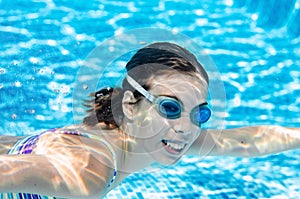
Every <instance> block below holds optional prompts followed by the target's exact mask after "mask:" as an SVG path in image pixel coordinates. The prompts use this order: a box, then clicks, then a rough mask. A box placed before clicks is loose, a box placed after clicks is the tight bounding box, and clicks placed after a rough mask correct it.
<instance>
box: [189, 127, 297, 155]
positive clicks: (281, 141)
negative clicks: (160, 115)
mask: <svg viewBox="0 0 300 199" xmlns="http://www.w3.org/2000/svg"><path fill="white" fill-rule="evenodd" d="M297 148H300V129H299V128H286V127H281V126H253V127H243V128H236V129H224V130H212V129H204V130H202V132H201V134H200V136H199V137H198V139H197V140H196V141H195V143H194V144H193V145H192V147H191V148H190V150H189V151H188V153H189V154H197V155H201V156H205V155H208V156H237V157H257V156H263V155H268V154H273V153H278V152H282V151H286V150H291V149H297Z"/></svg>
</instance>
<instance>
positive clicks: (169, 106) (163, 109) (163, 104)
mask: <svg viewBox="0 0 300 199" xmlns="http://www.w3.org/2000/svg"><path fill="white" fill-rule="evenodd" d="M158 110H159V112H160V114H161V115H163V116H164V117H165V118H168V119H176V118H179V117H180V114H181V106H180V104H179V103H178V102H177V101H175V100H171V99H162V100H159V102H158Z"/></svg>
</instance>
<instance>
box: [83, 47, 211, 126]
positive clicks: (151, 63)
mask: <svg viewBox="0 0 300 199" xmlns="http://www.w3.org/2000/svg"><path fill="white" fill-rule="evenodd" d="M172 69H173V70H175V71H179V72H183V73H184V74H189V75H192V76H193V75H195V74H198V75H201V77H202V78H203V79H204V81H205V82H206V83H207V84H208V82H209V80H208V75H207V73H206V71H205V70H204V68H203V67H202V65H201V64H200V63H199V62H198V61H197V59H196V57H195V56H194V55H193V54H191V53H190V52H189V51H188V50H186V49H184V48H182V47H181V46H179V45H176V44H174V43H168V42H158V43H154V44H151V45H149V46H146V47H144V48H142V49H140V50H138V51H137V52H136V53H135V54H134V56H133V57H132V58H131V59H130V61H129V62H128V63H127V64H126V70H127V74H128V75H130V76H131V77H132V78H133V79H135V80H136V81H137V82H138V83H139V84H140V85H141V86H143V87H144V88H145V89H146V90H148V89H150V84H149V82H148V80H149V79H150V78H151V77H153V76H155V75H159V74H162V73H163V72H164V71H170V70H172ZM126 90H131V91H132V92H133V94H134V97H135V98H136V99H139V98H141V94H140V93H139V92H138V91H136V90H135V89H134V88H132V86H131V85H130V84H129V83H128V82H127V79H126V78H125V79H124V80H123V84H122V88H110V87H108V88H104V89H101V90H99V91H97V92H96V93H92V94H91V97H92V98H93V99H92V100H90V101H86V102H87V103H86V104H85V106H86V107H88V108H89V109H88V110H87V112H88V113H89V115H88V116H86V117H85V118H84V120H83V123H84V124H87V125H89V126H94V125H96V124H97V123H104V124H106V125H107V127H108V128H117V127H119V125H120V124H121V122H122V121H123V117H124V114H123V110H122V98H123V95H124V92H125V91H126Z"/></svg>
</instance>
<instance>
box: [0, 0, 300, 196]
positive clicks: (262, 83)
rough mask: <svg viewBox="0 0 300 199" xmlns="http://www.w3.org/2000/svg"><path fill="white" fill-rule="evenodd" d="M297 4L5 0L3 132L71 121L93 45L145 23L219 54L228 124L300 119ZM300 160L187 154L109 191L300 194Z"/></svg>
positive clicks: (279, 0)
mask: <svg viewBox="0 0 300 199" xmlns="http://www.w3.org/2000/svg"><path fill="white" fill-rule="evenodd" d="M299 8H300V1H299V0H264V1H251V0H235V1H234V0H227V1H225V0H216V1H210V0H202V1H196V0H195V1H187V2H186V1H179V0H178V1H163V0H161V1H146V0H144V1H125V2H124V1H62V0H60V1H58V0H57V1H54V0H52V1H51V0H44V1H34V0H31V1H30V0H28V1H25V0H24V1H22V0H19V1H10V0H0V44H1V45H0V101H1V103H0V111H1V115H0V121H1V125H0V134H11V135H23V134H32V133H34V132H37V131H40V130H43V129H48V128H53V127H57V126H63V125H66V124H70V123H73V122H74V118H73V115H72V95H73V91H74V86H75V80H76V75H77V72H78V71H79V69H80V66H81V65H82V64H83V63H84V61H85V60H86V57H87V56H88V54H89V53H90V52H91V51H92V50H93V49H94V48H95V47H96V46H98V45H100V44H101V42H103V41H104V40H105V39H107V38H109V37H112V36H114V35H115V34H116V33H120V32H123V31H127V30H132V29H135V28H145V27H152V28H163V29H168V30H172V31H177V32H180V33H182V34H185V35H186V36H188V37H190V38H192V39H193V40H194V41H195V42H197V43H198V44H199V45H200V46H202V47H203V48H204V49H205V50H206V52H207V53H208V54H209V55H210V56H211V58H212V59H213V60H214V62H215V64H216V66H217V67H218V69H219V72H220V73H221V75H222V80H223V81H224V86H225V89H226V99H227V100H226V101H225V102H224V103H226V112H227V114H226V118H225V124H224V125H225V127H226V128H231V127H240V126H245V125H260V124H268V125H273V124H276V125H284V126H293V127H300V100H299V98H298V96H299V95H300V80H299V77H300V59H299V57H300V23H299V21H300V9H299ZM299 160H300V151H299V150H295V151H289V152H284V153H280V154H275V155H271V156H266V157H262V158H253V159H242V158H231V157H205V158H199V157H191V156H189V157H184V158H183V159H182V161H180V162H179V163H178V164H177V165H176V166H174V167H161V166H159V165H157V167H153V168H148V169H147V170H145V171H143V172H139V173H136V174H134V175H131V176H130V177H128V178H127V179H126V180H125V181H124V183H123V184H121V186H120V187H118V188H116V189H115V190H113V191H112V192H110V193H109V195H108V198H110V197H112V198H114V197H115V198H116V197H118V198H120V197H123V198H237V197H240V198H299V197H300V185H299V182H300V175H299V173H300V161H299ZM157 168H159V169H157Z"/></svg>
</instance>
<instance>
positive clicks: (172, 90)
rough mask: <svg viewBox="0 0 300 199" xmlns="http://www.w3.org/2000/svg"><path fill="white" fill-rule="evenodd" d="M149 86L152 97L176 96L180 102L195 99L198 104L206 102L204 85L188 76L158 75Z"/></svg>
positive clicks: (205, 87)
mask: <svg viewBox="0 0 300 199" xmlns="http://www.w3.org/2000/svg"><path fill="white" fill-rule="evenodd" d="M150 84H151V86H150V87H151V89H150V91H151V93H152V94H153V95H170V96H176V97H177V98H179V99H180V100H182V101H184V100H189V101H190V100H192V99H195V100H197V102H198V101H199V103H201V102H204V101H206V97H207V85H206V83H204V82H201V81H200V80H199V79H198V78H196V77H193V76H190V75H183V74H178V73H176V74H171V75H159V76H156V77H155V78H153V79H152V81H151V83H150ZM192 101H194V100H192Z"/></svg>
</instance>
